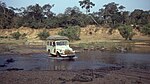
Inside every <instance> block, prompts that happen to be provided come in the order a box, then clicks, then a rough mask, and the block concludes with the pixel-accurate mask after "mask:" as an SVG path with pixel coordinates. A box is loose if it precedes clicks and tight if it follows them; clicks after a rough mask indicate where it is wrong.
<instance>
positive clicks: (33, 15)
mask: <svg viewBox="0 0 150 84" xmlns="http://www.w3.org/2000/svg"><path fill="white" fill-rule="evenodd" d="M79 5H80V6H81V8H85V9H86V14H85V13H82V12H81V11H80V8H79V7H77V6H74V7H67V8H66V9H65V11H64V13H60V14H57V15H56V14H55V13H53V12H52V11H51V9H52V8H53V7H55V5H53V4H45V5H43V6H40V5H39V4H35V5H29V6H27V7H21V8H14V7H7V6H6V4H5V3H4V2H1V1H0V29H8V28H19V27H21V26H24V27H31V28H36V29H37V28H56V27H67V26H80V27H85V26H87V25H101V26H105V27H107V28H112V29H113V28H117V27H119V25H123V24H126V25H131V24H132V25H139V26H140V30H142V32H143V33H145V34H149V32H148V31H147V30H149V26H144V25H147V24H149V23H150V10H147V11H145V10H140V9H135V10H134V11H132V12H129V11H125V10H124V9H125V7H124V6H122V5H119V4H117V3H115V2H111V3H108V4H105V5H104V6H103V7H102V8H100V9H99V10H98V11H96V12H93V13H90V11H91V10H92V9H91V8H92V7H94V6H95V4H94V3H93V2H91V1H90V0H83V1H79ZM97 5H98V4H97ZM142 26H144V27H142Z"/></svg>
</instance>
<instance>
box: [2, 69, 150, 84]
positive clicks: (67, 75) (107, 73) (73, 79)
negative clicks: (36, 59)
mask: <svg viewBox="0 0 150 84" xmlns="http://www.w3.org/2000/svg"><path fill="white" fill-rule="evenodd" d="M0 75H1V76H0V81H1V84H110V83H111V84H149V83H150V71H144V70H142V71H141V70H138V69H120V68H113V67H112V68H104V69H96V70H90V69H88V70H80V71H0Z"/></svg>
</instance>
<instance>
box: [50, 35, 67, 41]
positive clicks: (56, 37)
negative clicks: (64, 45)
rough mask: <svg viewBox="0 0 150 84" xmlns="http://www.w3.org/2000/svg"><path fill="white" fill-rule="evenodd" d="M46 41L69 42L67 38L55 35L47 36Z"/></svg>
mask: <svg viewBox="0 0 150 84" xmlns="http://www.w3.org/2000/svg"><path fill="white" fill-rule="evenodd" d="M47 40H69V38H68V37H66V36H59V35H55V36H49V37H48V38H47Z"/></svg>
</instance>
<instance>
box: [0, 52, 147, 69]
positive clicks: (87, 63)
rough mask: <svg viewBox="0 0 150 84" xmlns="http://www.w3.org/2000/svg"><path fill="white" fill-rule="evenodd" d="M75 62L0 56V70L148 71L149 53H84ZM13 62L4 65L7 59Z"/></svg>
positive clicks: (36, 56) (37, 57) (77, 54)
mask: <svg viewBox="0 0 150 84" xmlns="http://www.w3.org/2000/svg"><path fill="white" fill-rule="evenodd" d="M76 56H77V57H78V58H77V59H75V60H62V59H51V58H49V57H48V55H47V54H32V55H30V56H28V55H27V56H19V55H7V54H5V55H0V70H9V71H11V70H81V69H97V68H105V67H125V68H140V69H150V53H146V54H144V53H138V54H137V53H111V52H101V51H98V50H97V51H84V52H80V53H76ZM10 58H11V59H12V60H14V62H11V63H8V64H6V61H8V59H10Z"/></svg>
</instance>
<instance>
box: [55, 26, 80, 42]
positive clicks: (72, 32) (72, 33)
mask: <svg viewBox="0 0 150 84" xmlns="http://www.w3.org/2000/svg"><path fill="white" fill-rule="evenodd" d="M80 31H81V29H80V27H79V26H68V27H66V28H65V29H64V30H62V31H60V32H59V33H58V35H61V36H67V37H68V38H69V39H70V40H80Z"/></svg>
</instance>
